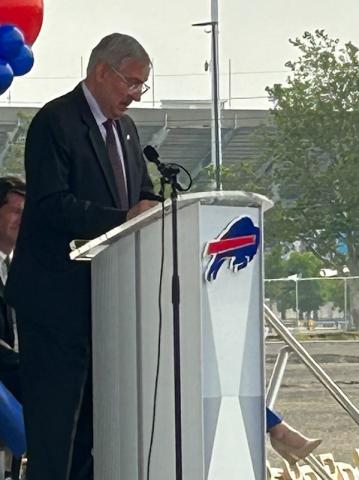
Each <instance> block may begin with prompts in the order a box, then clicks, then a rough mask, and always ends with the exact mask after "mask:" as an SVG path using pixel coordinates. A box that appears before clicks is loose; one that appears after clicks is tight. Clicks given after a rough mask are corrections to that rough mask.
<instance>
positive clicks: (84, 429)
mask: <svg viewBox="0 0 359 480" xmlns="http://www.w3.org/2000/svg"><path fill="white" fill-rule="evenodd" d="M91 370H92V369H89V372H88V374H87V380H86V385H85V390H84V394H83V399H82V405H81V410H80V416H79V419H78V422H77V431H76V436H75V441H74V446H73V455H72V465H71V473H70V480H93V478H94V473H93V456H92V448H93V404H92V371H91Z"/></svg>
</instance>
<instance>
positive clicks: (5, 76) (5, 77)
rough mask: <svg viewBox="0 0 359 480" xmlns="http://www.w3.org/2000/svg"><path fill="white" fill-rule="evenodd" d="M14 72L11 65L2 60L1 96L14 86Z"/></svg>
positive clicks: (0, 63)
mask: <svg viewBox="0 0 359 480" xmlns="http://www.w3.org/2000/svg"><path fill="white" fill-rule="evenodd" d="M13 79H14V72H13V71H12V68H11V67H10V65H9V64H8V63H7V62H6V61H5V60H3V59H1V58H0V95H2V94H3V93H4V92H6V90H7V89H8V88H9V87H10V85H11V84H12V81H13Z"/></svg>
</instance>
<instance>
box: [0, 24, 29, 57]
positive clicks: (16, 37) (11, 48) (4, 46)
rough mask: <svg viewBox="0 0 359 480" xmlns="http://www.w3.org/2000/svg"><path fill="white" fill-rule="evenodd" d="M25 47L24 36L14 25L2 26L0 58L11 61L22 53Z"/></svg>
mask: <svg viewBox="0 0 359 480" xmlns="http://www.w3.org/2000/svg"><path fill="white" fill-rule="evenodd" d="M23 46H24V35H23V34H22V32H21V31H20V30H19V29H18V28H16V27H14V26H13V25H1V26H0V58H3V59H4V60H7V61H9V60H11V59H12V58H14V57H16V56H17V55H19V53H20V49H21V47H23Z"/></svg>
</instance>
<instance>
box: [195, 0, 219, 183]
mask: <svg viewBox="0 0 359 480" xmlns="http://www.w3.org/2000/svg"><path fill="white" fill-rule="evenodd" d="M192 26H193V27H206V26H210V27H211V38H212V42H211V43H212V58H211V67H212V68H211V72H212V122H211V124H212V130H211V131H212V135H211V137H212V149H211V150H212V165H214V166H215V176H216V190H218V191H219V190H222V179H221V167H222V138H221V101H220V96H219V59H218V0H211V21H210V22H201V23H193V24H192Z"/></svg>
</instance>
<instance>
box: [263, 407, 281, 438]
mask: <svg viewBox="0 0 359 480" xmlns="http://www.w3.org/2000/svg"><path fill="white" fill-rule="evenodd" d="M266 415H267V432H268V431H269V430H270V429H271V428H273V427H275V426H276V425H278V424H279V423H281V422H282V420H283V417H282V416H281V415H279V413H277V412H275V411H274V410H270V409H269V408H268V407H267V408H266Z"/></svg>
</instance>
